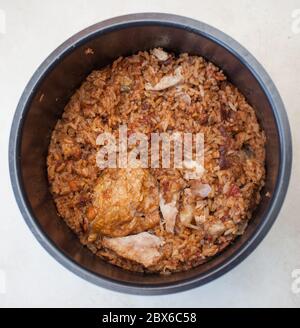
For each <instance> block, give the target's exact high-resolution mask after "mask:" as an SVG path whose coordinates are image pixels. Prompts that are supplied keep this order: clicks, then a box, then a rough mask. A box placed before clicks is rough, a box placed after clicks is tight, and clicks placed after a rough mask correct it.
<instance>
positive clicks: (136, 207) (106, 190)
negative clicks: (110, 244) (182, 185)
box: [90, 168, 160, 237]
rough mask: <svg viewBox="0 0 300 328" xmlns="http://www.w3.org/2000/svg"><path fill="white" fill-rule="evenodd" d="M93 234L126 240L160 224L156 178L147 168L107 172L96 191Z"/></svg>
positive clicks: (100, 179)
mask: <svg viewBox="0 0 300 328" xmlns="http://www.w3.org/2000/svg"><path fill="white" fill-rule="evenodd" d="M94 207H95V209H96V213H97V214H96V216H95V219H94V220H93V221H92V222H91V229H90V230H91V233H95V232H96V233H100V234H102V235H106V236H109V237H122V236H127V235H129V234H134V233H138V232H141V231H145V230H148V229H151V228H153V227H155V226H156V225H157V224H159V221H160V216H159V208H158V207H159V195H158V186H157V182H156V179H155V178H154V177H153V176H152V175H151V174H150V172H149V171H148V170H146V169H141V168H136V169H107V170H106V171H105V172H104V173H103V174H102V176H101V177H100V178H99V181H98V183H97V185H96V187H95V190H94Z"/></svg>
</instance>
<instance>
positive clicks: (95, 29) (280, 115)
mask: <svg viewBox="0 0 300 328" xmlns="http://www.w3.org/2000/svg"><path fill="white" fill-rule="evenodd" d="M142 25H143V26H145V25H161V26H169V27H170V26H173V27H176V28H179V29H184V30H187V31H190V32H193V33H195V34H198V35H199V34H200V35H202V36H204V37H206V38H208V39H210V40H212V41H214V42H216V43H218V44H219V45H221V46H222V47H224V48H225V49H227V50H228V51H229V52H231V53H232V54H233V55H234V56H235V57H237V58H238V60H239V61H240V62H241V63H242V64H243V65H245V66H246V67H247V68H248V70H249V71H250V72H251V73H252V74H253V76H254V77H255V78H256V79H257V81H258V82H259V84H260V86H261V88H262V90H263V91H264V93H265V94H266V96H267V98H268V101H269V102H270V105H271V107H272V110H273V115H274V117H275V121H276V124H277V128H278V133H279V141H280V147H281V152H280V168H279V174H278V177H277V182H276V187H275V191H274V193H273V195H272V200H271V204H270V208H269V210H268V212H267V213H266V214H265V216H264V218H263V221H262V223H261V224H260V226H259V227H258V229H257V230H256V231H255V233H254V235H253V236H252V238H251V239H250V240H249V241H248V243H246V244H244V245H242V246H241V247H240V248H239V249H238V250H237V251H236V252H235V253H234V254H233V255H232V256H230V257H229V258H228V259H227V260H226V261H225V262H224V263H223V264H222V265H220V266H218V267H217V268H215V269H213V270H209V271H208V272H206V273H205V274H203V275H202V276H201V277H194V278H191V279H187V280H184V281H178V282H172V283H166V284H159V285H154V284H149V285H140V284H138V283H125V282H121V281H117V280H114V279H111V278H106V277H100V276H98V275H96V274H95V273H93V272H91V271H89V270H87V269H85V268H83V267H82V266H80V265H79V264H77V263H76V262H75V261H73V260H72V259H71V258H70V257H68V256H67V255H66V254H64V253H63V252H62V251H61V250H59V249H58V247H57V246H56V245H55V244H54V243H53V242H52V241H51V240H50V239H49V238H48V236H47V235H46V234H45V233H44V232H43V230H42V229H41V227H40V226H39V224H38V222H37V221H36V219H35V217H34V215H33V213H31V210H30V206H28V201H27V199H26V195H25V191H24V188H23V185H22V178H21V170H20V156H19V153H20V143H21V136H22V127H23V123H24V118H25V116H26V113H27V111H28V106H27V105H28V104H29V102H30V100H31V98H32V96H33V94H34V92H35V89H36V88H37V86H38V85H39V83H40V82H41V81H42V80H43V79H44V77H46V75H47V74H48V73H49V71H50V70H51V69H52V68H53V67H54V66H55V65H56V63H57V62H58V61H60V60H61V58H62V57H64V56H66V55H67V54H68V53H69V52H71V51H72V50H73V49H74V48H76V47H78V46H80V45H81V44H84V43H85V42H87V41H88V40H90V39H92V38H94V37H95V36H97V35H101V34H103V33H109V32H111V31H114V30H118V29H122V28H127V27H133V26H142ZM8 155H9V156H8V157H9V170H10V179H11V183H12V187H13V192H14V195H15V198H16V201H17V204H18V206H19V209H20V211H21V214H22V216H23V217H24V219H25V222H26V224H27V225H28V227H29V229H30V230H31V231H32V233H33V234H34V236H35V237H36V239H37V240H38V241H39V243H40V244H41V245H42V246H43V248H44V249H45V250H46V251H47V252H48V253H49V254H50V255H52V256H53V257H54V258H55V259H56V260H57V261H58V262H60V263H61V264H62V265H63V266H64V267H65V268H67V269H69V270H71V271H72V272H73V273H75V274H76V275H78V276H80V277H81V278H83V279H85V280H87V281H89V282H91V283H94V284H96V285H98V286H101V287H106V288H108V289H111V290H115V291H119V292H126V293H131V294H142V295H145V294H147V295H159V294H168V293H174V292H179V291H183V290H187V289H190V288H194V287H196V286H200V285H203V284H205V283H208V282H210V281H212V280H214V279H216V278H218V277H219V276H221V275H223V274H225V273H226V272H228V271H229V270H231V269H233V268H234V267H235V266H236V265H237V264H239V263H240V262H242V261H243V260H244V259H245V258H246V257H247V256H248V255H249V254H250V253H251V252H252V251H253V250H254V249H255V248H256V247H257V246H258V244H259V243H260V242H261V241H262V239H263V238H264V237H265V235H266V234H267V232H268V231H269V230H270V228H271V226H272V225H273V223H274V221H275V220H276V218H277V216H278V213H279V211H280V208H281V206H282V203H283V201H284V198H285V195H286V192H287V188H288V184H289V179H290V174H291V166H292V140H291V132H290V127H289V122H288V118H287V114H286V111H285V108H284V104H283V102H282V100H281V97H280V95H279V93H278V91H277V89H276V87H275V85H274V83H273V82H272V80H271V78H270V77H269V75H268V73H267V72H266V71H265V70H264V68H263V67H262V66H261V65H260V64H259V63H258V61H257V60H256V59H255V58H254V57H253V56H252V55H251V54H250V53H249V51H247V50H246V49H245V48H244V47H243V46H241V45H240V44H239V43H238V42H237V41H235V40H233V39H232V38H231V37H229V36H228V35H226V34H225V33H223V32H221V31H219V30H217V29H216V28H214V27H212V26H210V25H208V24H206V23H203V22H200V21H197V20H194V19H191V18H187V17H183V16H178V15H173V14H164V13H138V14H129V15H123V16H118V17H114V18H111V19H108V20H105V21H102V22H100V23H97V24H94V25H92V26H90V27H88V28H86V29H84V30H82V31H81V32H79V33H77V34H75V35H73V36H72V37H70V38H69V39H68V40H67V41H65V42H64V43H63V44H61V45H60V46H59V47H58V48H57V49H56V50H54V51H53V52H52V53H51V54H50V55H49V56H48V57H47V58H46V59H45V60H44V62H43V63H42V64H41V65H40V66H39V68H38V69H37V70H36V71H35V73H34V75H33V76H32V78H31V79H30V81H29V82H28V84H27V86H26V87H25V89H24V92H23V94H22V96H21V98H20V100H19V103H18V105H17V109H16V112H15V115H14V118H13V122H12V126H11V131H10V138H9V154H8Z"/></svg>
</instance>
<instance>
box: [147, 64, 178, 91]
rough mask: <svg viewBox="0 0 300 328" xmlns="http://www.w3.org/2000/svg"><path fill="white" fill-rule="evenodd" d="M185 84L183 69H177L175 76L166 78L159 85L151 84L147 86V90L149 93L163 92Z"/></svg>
mask: <svg viewBox="0 0 300 328" xmlns="http://www.w3.org/2000/svg"><path fill="white" fill-rule="evenodd" d="M182 82H183V76H182V74H181V67H177V68H176V69H175V72H174V75H166V76H164V77H163V78H162V79H161V80H160V81H159V82H158V83H157V84H155V85H154V86H152V85H151V84H150V83H146V84H145V89H146V90H149V91H161V90H164V89H168V88H170V87H174V86H175V85H177V84H179V83H182Z"/></svg>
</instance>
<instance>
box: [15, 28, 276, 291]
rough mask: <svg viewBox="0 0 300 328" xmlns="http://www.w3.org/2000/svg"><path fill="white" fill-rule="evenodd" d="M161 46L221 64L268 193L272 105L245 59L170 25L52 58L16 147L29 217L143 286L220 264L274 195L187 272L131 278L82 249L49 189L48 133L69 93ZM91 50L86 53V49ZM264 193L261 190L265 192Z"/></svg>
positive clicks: (72, 253) (130, 31) (96, 268)
mask: <svg viewBox="0 0 300 328" xmlns="http://www.w3.org/2000/svg"><path fill="white" fill-rule="evenodd" d="M158 46H160V47H163V48H165V49H167V50H169V51H173V52H175V53H181V52H188V53H190V54H197V55H200V56H204V57H205V58H207V59H208V60H210V61H212V62H213V63H215V64H216V65H218V66H219V67H221V68H222V69H223V70H224V72H225V74H227V76H228V77H229V80H231V81H232V82H233V83H234V84H235V85H236V86H237V87H238V88H239V89H240V90H241V92H242V93H243V94H244V95H245V96H246V98H247V99H248V101H249V102H250V104H251V105H252V106H254V107H255V109H256V112H257V116H258V118H259V120H260V123H261V124H262V126H263V128H264V130H265V132H266V135H267V163H266V165H267V181H266V187H265V189H266V190H267V191H269V192H270V193H271V194H272V191H273V190H274V188H275V184H276V176H277V172H278V169H279V164H280V163H279V149H280V144H279V138H278V131H277V127H276V123H275V118H274V115H273V114H272V109H271V106H270V104H269V102H268V99H267V97H266V95H265V94H264V92H263V90H262V89H261V87H260V85H259V83H258V82H257V80H256V79H255V78H254V76H253V75H252V74H251V72H250V71H249V70H248V69H247V68H246V67H245V66H244V65H243V64H242V62H241V61H240V60H239V59H237V58H236V57H235V56H234V55H232V54H231V53H230V52H229V51H227V50H226V49H225V48H223V47H222V46H220V45H218V44H217V43H215V42H214V41H212V40H210V39H207V38H206V37H203V36H201V35H198V34H196V33H194V32H192V31H188V30H186V29H179V28H177V27H175V26H162V25H161V26H159V25H155V26H154V25H151V24H149V25H148V26H132V27H126V28H123V29H115V30H112V31H110V32H108V33H102V34H94V35H93V36H91V37H89V39H85V40H82V41H80V42H79V43H78V44H76V45H75V47H70V49H69V50H68V52H67V53H66V54H65V55H64V56H62V57H61V58H57V59H56V61H55V63H54V64H53V65H52V68H51V69H50V70H49V71H48V72H47V75H46V76H45V77H44V79H43V80H42V81H41V83H40V84H39V85H38V86H37V87H36V89H35V92H34V93H33V94H32V98H31V103H30V104H29V106H28V108H27V115H26V116H25V120H24V126H23V130H22V132H21V133H22V143H21V148H20V152H21V154H20V160H21V171H22V178H23V185H24V188H25V191H26V194H27V198H28V203H29V205H30V208H31V212H32V213H33V215H34V216H35V218H36V220H37V222H38V224H39V225H40V226H41V228H42V229H43V231H44V232H45V233H46V235H47V236H48V238H49V239H50V240H51V241H52V242H53V243H54V244H55V245H56V246H57V247H58V248H59V249H60V250H61V251H62V252H63V253H64V254H66V255H67V256H68V257H69V258H71V259H72V260H73V261H74V262H76V263H78V264H80V265H81V266H82V267H84V268H85V269H87V270H89V271H92V272H94V273H96V274H97V275H98V276H101V277H107V278H110V279H113V280H117V281H122V282H127V283H135V284H141V285H148V286H150V285H154V284H155V285H157V284H166V283H171V282H177V281H185V280H189V279H191V278H193V277H196V276H199V275H204V274H206V273H207V272H209V271H210V270H213V269H214V268H216V267H217V266H219V265H221V264H222V263H224V261H226V260H227V259H228V258H229V257H232V256H233V255H234V253H235V252H236V250H237V249H238V248H239V247H241V246H242V245H243V244H245V243H247V240H248V239H249V238H251V236H252V235H253V234H254V233H255V231H256V230H257V228H258V226H259V225H260V224H261V222H262V220H261V218H262V216H263V214H264V213H265V211H267V210H268V207H269V206H270V202H271V198H267V197H265V196H263V199H262V202H261V204H260V205H259V207H258V209H257V210H256V212H255V215H254V218H253V219H252V220H251V222H250V224H249V227H248V229H247V230H246V233H245V234H244V235H243V236H242V237H240V238H239V239H238V240H237V241H236V242H235V243H234V244H233V245H232V246H230V247H229V248H227V249H226V250H225V251H224V252H223V253H222V255H219V256H217V257H216V258H215V259H213V260H211V261H210V262H208V263H207V264H204V265H202V266H200V267H198V268H195V269H193V270H190V271H188V272H184V273H177V274H173V275H169V276H164V277H162V276H159V275H142V274H137V273H130V272H127V271H124V270H122V269H119V268H117V267H114V266H112V265H110V264H108V263H106V262H103V261H102V260H100V259H99V258H98V257H95V256H94V255H93V254H92V253H91V252H90V251H89V250H87V249H86V248H85V247H83V246H81V244H80V243H79V241H78V240H77V238H76V236H75V235H74V234H73V233H72V232H71V231H70V230H69V229H68V228H67V226H66V225H65V224H64V222H63V221H62V220H61V219H60V218H59V217H58V215H57V212H56V209H55V205H54V203H53V200H52V198H51V195H50V193H49V189H48V182H47V174H46V156H47V148H48V145H49V138H50V134H51V131H52V129H53V127H54V125H55V123H56V120H57V119H58V118H59V117H60V116H61V114H62V111H63V108H64V106H65V105H66V103H67V102H68V100H69V98H70V96H71V95H72V93H73V92H74V91H75V90H76V88H78V87H79V85H80V84H81V82H82V81H83V80H84V78H85V77H86V76H87V75H88V74H89V73H90V72H91V70H93V69H95V68H100V67H103V66H105V65H107V64H109V63H111V62H112V61H113V60H114V59H116V58H117V57H119V56H121V55H123V56H126V55H130V54H132V53H135V52H137V51H138V50H144V49H151V48H154V47H158ZM87 48H91V49H93V54H87V53H86V49H87ZM263 194H264V193H263Z"/></svg>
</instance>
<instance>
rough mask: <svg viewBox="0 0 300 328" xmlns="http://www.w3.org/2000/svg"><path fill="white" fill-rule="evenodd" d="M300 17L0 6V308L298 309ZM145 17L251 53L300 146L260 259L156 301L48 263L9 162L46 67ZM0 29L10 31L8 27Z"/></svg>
mask: <svg viewBox="0 0 300 328" xmlns="http://www.w3.org/2000/svg"><path fill="white" fill-rule="evenodd" d="M101 3H103V4H101ZM297 8H300V1H299V0H286V1H271V0H269V1H266V0H265V1H258V0H256V1H239V0H231V1H229V0H227V1H211V0H209V1H208V0H205V1H199V0H198V1H197V0H195V1H191V0H185V1H182V0H178V1H177V0H173V1H164V0H152V1H142V0H139V1H138V0H137V1H124V0H120V1H116V0H110V1H105V2H104V1H103V2H102V1H99V0H98V1H96V0H95V1H79V0H77V1H74V0H73V1H71V0H70V1H58V0H56V1H53V0H52V1H37V0H36V1H26V2H25V1H21V0H20V1H19V0H18V1H17V0H14V1H11V0H0V12H1V15H0V19H1V17H3V16H5V18H6V20H5V21H6V24H5V25H6V26H5V29H3V28H1V30H0V147H1V148H0V151H1V156H0V172H1V183H0V205H1V215H0V217H1V224H0V271H1V272H0V273H1V275H0V278H1V281H0V287H1V288H0V307H2V306H3V307H8V306H59V307H60V306H78V307H79V306H80V307H85V306H90V307H119V306H122V307H140V306H149V307H155V306H161V307H170V306H175V307H188V306H196V307H209V306H217V307H219V306H250V307H253V306H258V307H261V306H274V307H275V306H276V307H283V306H291V307H300V293H299V294H295V293H293V292H292V288H291V286H292V283H293V278H292V271H293V270H294V269H297V268H298V269H299V268H300V216H299V213H300V199H299V195H300V183H299V182H300V147H299V142H300V140H299V137H300V129H299V124H300V114H299V112H300V109H299V95H300V74H299V71H300V33H298V32H300V22H299V21H297V17H300V14H299V13H298V11H295V9H297ZM145 11H156V12H170V13H176V14H180V15H185V16H189V17H192V18H195V19H198V20H202V21H204V22H206V23H209V24H211V25H213V26H215V27H217V28H219V29H220V30H222V31H224V32H225V33H227V34H229V35H231V36H232V37H233V38H235V39H236V40H237V41H239V42H240V43H241V44H242V45H244V46H245V47H246V48H247V49H248V50H250V51H251V52H252V54H253V55H254V56H255V57H256V58H257V59H258V60H259V61H260V62H261V64H262V65H263V66H264V67H265V68H266V69H267V71H268V72H269V73H270V75H271V77H272V78H273V80H274V82H275V84H276V86H277V87H278V89H279V92H280V94H281V96H282V98H283V100H284V102H285V105H286V108H287V111H288V115H289V118H290V123H291V128H292V132H293V142H294V163H293V174H292V178H291V183H290V188H289V192H288V195H287V198H286V201H285V203H284V206H283V208H282V210H281V213H280V215H279V217H278V220H277V221H276V223H275V225H274V226H273V228H272V230H271V231H270V232H269V234H268V236H267V237H266V238H265V240H264V241H263V242H262V243H261V244H260V246H259V247H258V248H257V249H256V250H255V251H254V253H252V254H251V255H250V256H249V257H248V258H247V259H246V260H245V261H244V262H243V263H242V264H240V265H239V266H238V267H236V268H235V269H234V270H232V271H231V272H229V273H228V274H226V275H225V276H223V277H221V278H219V279H218V280H216V281H214V282H212V283H209V284H208V285H205V286H203V287H200V288H197V289H194V290H191V291H187V292H183V293H180V294H174V295H167V296H155V297H153V296H151V297H149V296H148V297H146V296H132V295H125V294H119V293H116V292H111V291H108V290H106V289H103V288H100V287H97V286H94V285H92V284H90V283H87V282H85V281H84V280H82V279H81V278H78V277H77V276H75V275H74V274H73V273H71V272H69V271H68V270H66V269H65V268H64V267H62V266H61V265H60V264H59V263H57V262H56V261H55V260H54V259H53V258H52V257H51V256H50V255H48V253H47V252H46V251H45V250H44V249H43V248H42V247H41V246H40V245H39V244H38V242H37V241H36V240H35V238H34V237H33V235H32V234H31V232H30V231H29V229H28V228H27V226H26V225H25V223H24V221H23V219H22V217H21V214H20V212H19V210H18V208H17V205H16V203H15V199H14V197H13V194H12V191H11V186H10V181H9V175H8V161H7V147H8V135H9V129H10V124H11V120H12V116H13V113H14V110H15V108H16V105H17V102H18V100H19V97H20V95H21V93H22V91H23V89H24V87H25V84H26V83H27V81H28V80H29V78H30V77H31V75H32V73H33V72H34V71H35V69H36V68H37V67H38V65H39V64H40V63H41V62H42V61H43V60H44V59H45V57H46V56H47V55H48V54H49V53H50V52H51V51H52V50H53V49H55V48H56V47H57V46H58V45H59V44H60V43H62V42H63V41H64V40H65V39H67V38H68V37H70V36H71V35H72V34H74V33H76V32H78V31H79V30H81V29H83V28H85V27H87V26H89V25H91V24H93V23H96V22H98V21H101V20H103V19H107V18H110V17H113V16H117V15H121V14H126V13H133V12H145ZM3 12H4V13H5V15H3ZM293 13H294V14H293ZM293 15H294V16H296V18H295V17H294V18H293ZM1 24H2V25H1ZM0 26H2V27H3V20H2V22H0ZM5 30H6V33H5V34H1V33H2V32H5ZM294 284H295V283H294ZM294 290H298V289H294Z"/></svg>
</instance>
